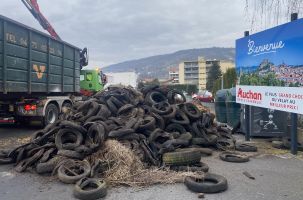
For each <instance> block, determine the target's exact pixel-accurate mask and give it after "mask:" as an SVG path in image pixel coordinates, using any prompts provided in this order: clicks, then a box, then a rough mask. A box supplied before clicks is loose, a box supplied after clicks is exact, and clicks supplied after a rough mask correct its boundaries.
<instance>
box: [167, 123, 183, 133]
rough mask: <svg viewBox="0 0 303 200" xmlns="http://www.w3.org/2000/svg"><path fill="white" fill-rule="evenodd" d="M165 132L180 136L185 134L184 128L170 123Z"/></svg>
mask: <svg viewBox="0 0 303 200" xmlns="http://www.w3.org/2000/svg"><path fill="white" fill-rule="evenodd" d="M165 131H167V132H170V133H171V132H178V133H180V134H184V133H186V130H185V128H184V127H183V126H182V125H181V124H176V123H171V124H169V125H167V126H166V129H165Z"/></svg>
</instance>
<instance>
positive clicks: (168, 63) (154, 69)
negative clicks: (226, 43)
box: [103, 47, 235, 78]
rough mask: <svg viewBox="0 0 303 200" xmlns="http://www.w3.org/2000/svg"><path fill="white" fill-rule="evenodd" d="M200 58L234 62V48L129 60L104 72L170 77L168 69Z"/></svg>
mask: <svg viewBox="0 0 303 200" xmlns="http://www.w3.org/2000/svg"><path fill="white" fill-rule="evenodd" d="M199 56H202V57H204V58H205V59H218V60H220V59H221V60H222V59H225V60H227V59H228V60H234V57H235V49H234V48H219V47H212V48H201V49H188V50H181V51H177V52H175V53H171V54H164V55H156V56H151V57H146V58H141V59H138V60H129V61H125V62H121V63H117V64H113V65H110V66H108V67H106V68H103V70H104V72H125V71H136V72H137V73H139V75H140V77H149V78H151V77H153V78H154V77H157V78H166V77H168V69H169V68H170V67H176V66H178V64H179V63H180V62H182V61H191V60H197V59H198V57H199Z"/></svg>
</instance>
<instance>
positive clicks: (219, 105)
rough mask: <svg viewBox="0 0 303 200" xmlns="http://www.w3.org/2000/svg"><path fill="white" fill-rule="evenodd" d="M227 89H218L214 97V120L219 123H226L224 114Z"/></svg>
mask: <svg viewBox="0 0 303 200" xmlns="http://www.w3.org/2000/svg"><path fill="white" fill-rule="evenodd" d="M227 91H228V90H227V89H223V90H218V91H217V93H216V97H215V112H216V120H217V121H218V122H221V123H227V115H226V103H225V102H226V93H227Z"/></svg>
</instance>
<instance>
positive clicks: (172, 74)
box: [168, 68, 179, 84]
mask: <svg viewBox="0 0 303 200" xmlns="http://www.w3.org/2000/svg"><path fill="white" fill-rule="evenodd" d="M168 76H169V79H170V80H172V81H171V83H172V84H178V83H179V70H178V68H171V69H169V72H168Z"/></svg>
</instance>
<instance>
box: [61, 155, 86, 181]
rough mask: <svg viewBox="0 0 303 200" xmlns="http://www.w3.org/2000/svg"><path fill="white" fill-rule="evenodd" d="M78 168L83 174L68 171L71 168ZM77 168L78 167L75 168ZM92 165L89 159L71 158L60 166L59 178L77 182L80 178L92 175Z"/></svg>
mask: <svg viewBox="0 0 303 200" xmlns="http://www.w3.org/2000/svg"><path fill="white" fill-rule="evenodd" d="M66 168H68V169H69V170H71V171H73V170H78V169H79V168H81V169H80V171H81V172H82V173H81V174H78V175H74V174H71V173H70V172H68V171H69V170H67V169H66ZM75 168H76V169H75ZM90 170H91V166H90V164H89V163H88V162H87V161H73V160H69V161H67V162H65V163H63V164H62V165H60V167H59V168H58V179H59V180H60V181H61V182H63V183H76V182H77V181H79V180H80V179H82V178H84V177H87V176H89V175H90Z"/></svg>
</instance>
